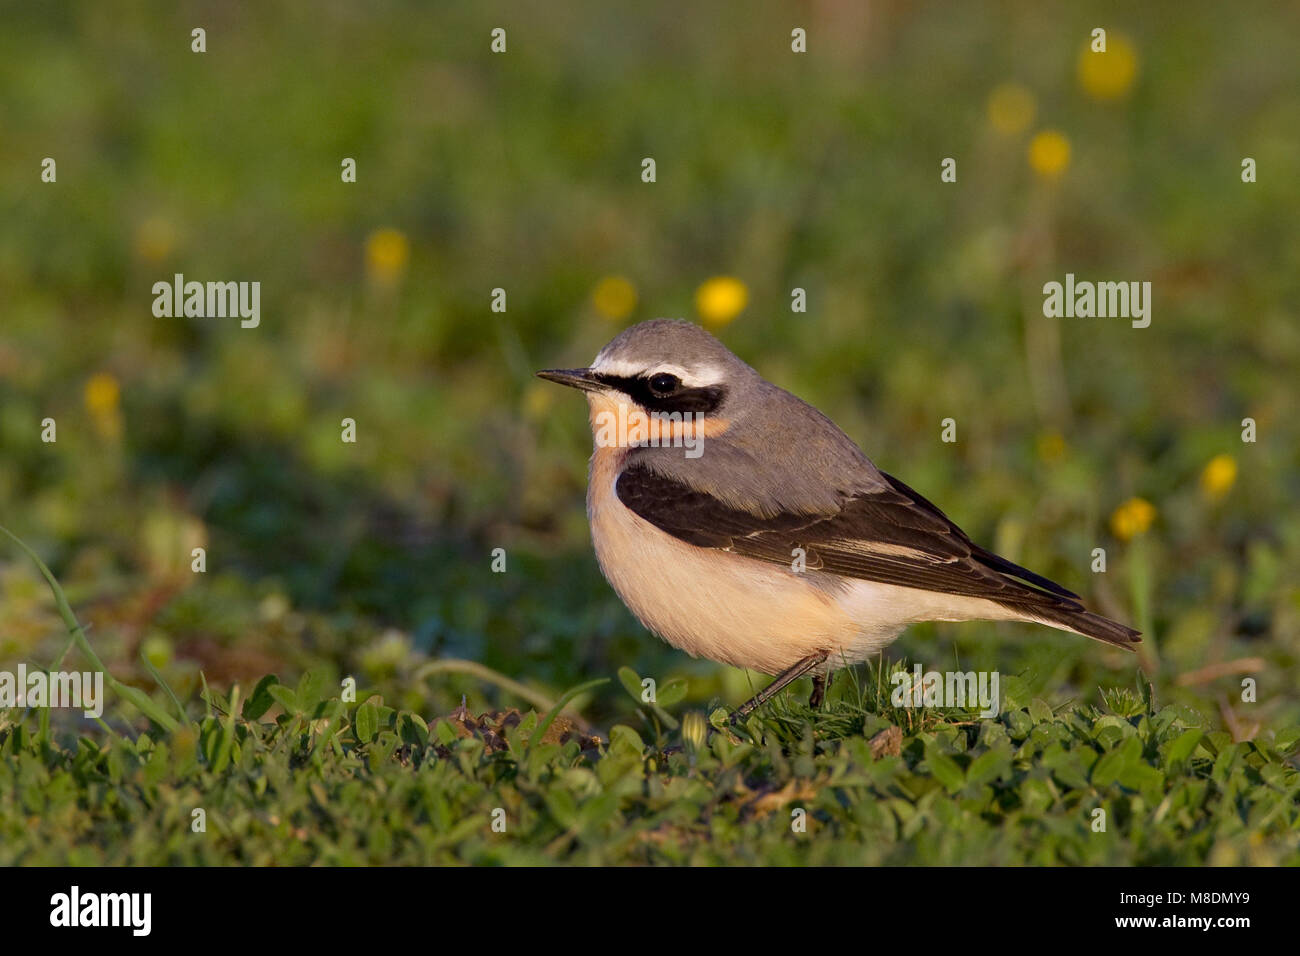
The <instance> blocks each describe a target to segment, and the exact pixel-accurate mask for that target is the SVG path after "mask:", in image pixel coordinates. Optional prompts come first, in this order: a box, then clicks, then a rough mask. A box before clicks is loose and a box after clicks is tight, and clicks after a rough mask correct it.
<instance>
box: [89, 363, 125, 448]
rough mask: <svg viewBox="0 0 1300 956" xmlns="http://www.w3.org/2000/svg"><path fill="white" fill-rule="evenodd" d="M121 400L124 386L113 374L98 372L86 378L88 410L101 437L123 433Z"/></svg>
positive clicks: (112, 436)
mask: <svg viewBox="0 0 1300 956" xmlns="http://www.w3.org/2000/svg"><path fill="white" fill-rule="evenodd" d="M121 401H122V388H121V386H119V385H118V384H117V379H115V378H114V377H113V376H112V375H110V374H108V373H107V372H96V373H95V374H94V375H92V376H90V378H89V379H87V380H86V388H85V402H86V411H88V412H90V417H91V419H92V420H93V421H94V423H95V430H96V431H97V432H99V434H100V437H102V438H117V437H118V436H119V435H121V434H122V409H121Z"/></svg>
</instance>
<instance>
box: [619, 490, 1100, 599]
mask: <svg viewBox="0 0 1300 956" xmlns="http://www.w3.org/2000/svg"><path fill="white" fill-rule="evenodd" d="M882 474H883V472H882ZM884 477H885V479H886V481H887V482H888V487H887V488H886V489H885V490H883V491H880V492H869V493H864V494H858V495H854V496H846V497H845V498H844V499H843V502H842V506H841V508H840V510H839V511H837V512H835V513H833V514H811V515H801V514H778V515H774V516H772V517H764V516H762V515H758V514H754V513H752V512H749V511H746V510H744V509H737V508H733V507H730V506H728V505H726V504H724V503H723V502H721V501H719V500H718V499H716V498H714V497H713V496H712V495H709V494H707V493H705V492H702V491H699V490H697V489H695V488H693V487H691V486H690V485H688V484H685V483H684V482H681V481H679V480H677V479H674V478H669V477H666V476H664V475H661V474H658V473H657V472H654V471H652V470H650V469H649V468H646V467H645V466H642V465H635V464H634V465H632V466H630V467H629V468H628V469H627V470H626V471H624V472H623V473H622V474H621V475H620V476H619V478H618V482H617V484H616V486H615V489H616V492H617V494H618V497H619V500H620V501H622V502H623V504H625V505H626V506H627V507H628V508H630V509H631V510H632V511H634V512H635V513H636V514H638V515H640V516H641V517H642V518H644V519H645V520H646V521H649V522H650V523H651V524H653V525H654V526H655V527H657V528H659V529H660V530H661V531H665V532H667V533H668V534H671V535H672V536H673V537H675V538H679V539H681V540H682V541H686V542H689V543H690V544H694V545H698V546H699V547H704V548H719V549H722V550H725V551H732V552H735V553H737V554H743V555H746V556H748V557H751V558H758V559H760V560H763V561H770V562H772V563H774V564H784V565H787V566H789V565H790V564H791V563H792V562H793V560H794V549H795V548H803V549H804V551H805V553H806V557H805V562H806V565H807V567H808V569H809V570H821V571H828V572H831V573H834V574H839V575H843V576H845V577H850V578H861V579H863V580H867V581H879V582H882V583H884V584H896V585H901V586H903V587H911V588H921V589H923V590H927V591H939V592H943V593H947V594H960V595H967V596H970V597H980V598H987V599H989V600H993V601H998V602H999V603H1005V604H1007V605H1013V606H1015V607H1017V608H1023V609H1024V610H1026V611H1030V612H1032V611H1033V610H1034V609H1035V608H1042V609H1053V610H1056V611H1067V610H1068V611H1074V610H1080V611H1081V610H1082V609H1083V608H1082V605H1080V604H1079V603H1078V601H1077V598H1078V595H1076V594H1074V593H1073V592H1071V591H1067V590H1066V589H1065V588H1063V587H1061V586H1060V585H1059V584H1056V583H1054V582H1052V581H1049V580H1048V579H1047V578H1044V577H1040V576H1039V575H1037V574H1034V573H1033V572H1032V571H1028V570H1026V569H1025V568H1022V567H1020V566H1019V565H1016V564H1013V563H1011V562H1010V561H1007V560H1006V559H1005V558H1001V557H998V556H997V555H995V554H993V553H992V552H989V551H986V550H985V549H983V548H981V547H980V546H979V545H977V544H975V543H974V542H972V541H971V540H970V538H968V537H967V536H966V534H965V533H964V532H963V531H962V530H961V529H960V528H958V527H957V526H956V525H955V524H953V523H952V522H951V521H950V520H949V519H948V518H947V516H946V515H944V514H943V512H941V511H940V510H939V509H938V508H936V507H935V506H934V505H933V504H931V503H930V502H929V501H927V500H926V499H925V498H923V497H921V496H920V495H919V494H917V493H916V492H915V491H913V490H912V489H911V488H909V487H907V485H905V484H903V483H902V482H901V481H899V480H898V479H896V478H893V477H891V476H890V475H884Z"/></svg>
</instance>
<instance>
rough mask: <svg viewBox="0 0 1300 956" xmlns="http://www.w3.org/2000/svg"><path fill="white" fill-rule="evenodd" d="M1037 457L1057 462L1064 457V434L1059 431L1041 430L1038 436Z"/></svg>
mask: <svg viewBox="0 0 1300 956" xmlns="http://www.w3.org/2000/svg"><path fill="white" fill-rule="evenodd" d="M1037 445H1038V457H1039V458H1041V459H1042V460H1043V461H1046V462H1057V461H1060V460H1061V459H1062V458H1064V457H1065V436H1063V435H1062V434H1061V433H1060V432H1057V431H1051V432H1043V433H1042V434H1041V435H1039V436H1038V442H1037Z"/></svg>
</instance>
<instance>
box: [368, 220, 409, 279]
mask: <svg viewBox="0 0 1300 956" xmlns="http://www.w3.org/2000/svg"><path fill="white" fill-rule="evenodd" d="M410 258H411V243H410V241H409V240H408V239H407V238H406V233H404V232H400V231H399V230H397V229H376V230H375V231H374V232H372V233H371V234H370V236H369V237H368V238H367V239H366V273H367V274H368V275H369V276H370V278H371V279H372V280H373V281H375V282H378V283H379V284H381V285H391V284H392V283H394V282H396V281H397V280H398V279H400V278H401V277H402V275H403V274H404V273H405V272H406V263H407V261H408V260H409V259H410Z"/></svg>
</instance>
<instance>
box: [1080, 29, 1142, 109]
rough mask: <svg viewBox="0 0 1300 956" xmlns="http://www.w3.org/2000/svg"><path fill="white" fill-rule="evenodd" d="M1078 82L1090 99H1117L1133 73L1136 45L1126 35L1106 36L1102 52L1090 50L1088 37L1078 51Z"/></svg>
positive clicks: (1134, 74) (1130, 81)
mask: <svg viewBox="0 0 1300 956" xmlns="http://www.w3.org/2000/svg"><path fill="white" fill-rule="evenodd" d="M1078 74H1079V86H1081V87H1083V91H1084V92H1085V93H1087V94H1088V95H1089V96H1091V97H1092V98H1093V99H1094V100H1117V99H1119V98H1120V97H1121V96H1123V95H1124V94H1125V93H1127V92H1128V91H1129V88H1130V87H1132V85H1133V80H1134V78H1135V77H1136V76H1137V49H1136V48H1135V47H1134V46H1133V43H1132V41H1130V40H1129V38H1128V37H1126V36H1123V35H1122V34H1119V33H1112V34H1109V35H1108V36H1107V37H1106V52H1105V53H1094V52H1093V51H1092V41H1091V40H1088V41H1086V42H1085V43H1084V45H1083V49H1082V50H1080V51H1079V62H1078Z"/></svg>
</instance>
